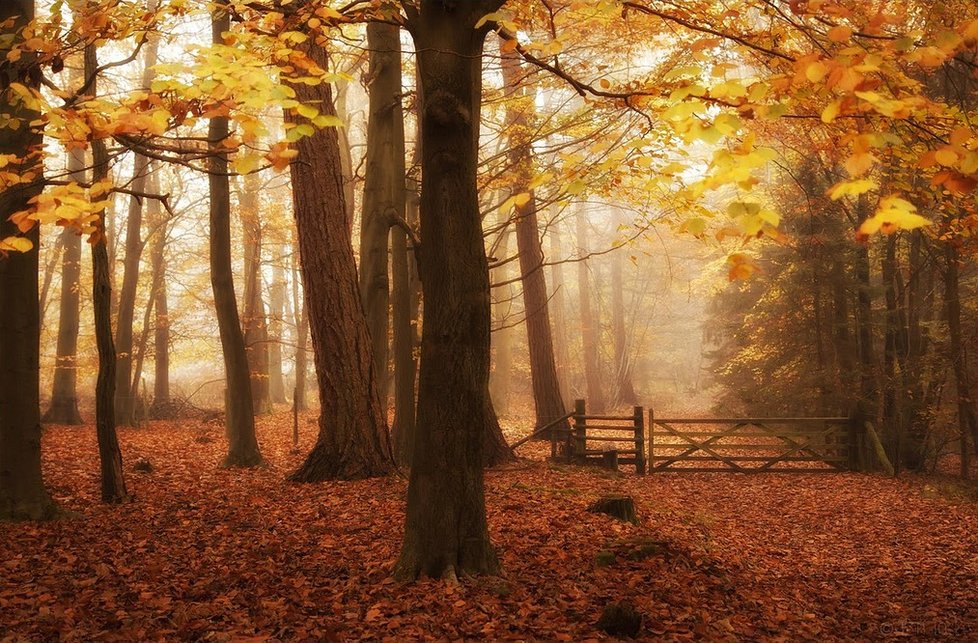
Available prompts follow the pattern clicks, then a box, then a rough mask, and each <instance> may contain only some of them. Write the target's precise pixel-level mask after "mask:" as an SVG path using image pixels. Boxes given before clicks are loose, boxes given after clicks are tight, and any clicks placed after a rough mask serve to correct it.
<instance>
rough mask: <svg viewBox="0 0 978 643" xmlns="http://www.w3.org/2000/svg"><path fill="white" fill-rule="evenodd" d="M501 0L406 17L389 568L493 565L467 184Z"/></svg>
mask: <svg viewBox="0 0 978 643" xmlns="http://www.w3.org/2000/svg"><path fill="white" fill-rule="evenodd" d="M501 4H502V3H501V2H497V1H495V0H493V1H491V2H489V1H482V2H472V3H466V4H465V5H456V4H454V3H443V2H439V1H436V0H423V1H422V3H421V6H420V10H419V13H414V14H413V15H412V17H411V19H410V29H411V31H412V35H413V36H414V41H415V49H416V51H417V52H418V74H419V76H420V79H421V88H422V90H421V106H420V109H419V114H420V116H419V118H420V119H421V122H422V125H421V134H422V146H421V153H422V185H421V240H422V247H421V248H420V251H419V252H420V254H419V256H418V268H419V274H420V277H421V284H422V289H423V292H424V301H425V320H424V327H423V332H422V338H421V370H420V381H419V390H418V423H417V426H418V429H417V439H416V440H415V451H414V463H413V466H412V468H411V479H410V483H409V485H408V501H407V517H406V524H405V534H404V544H403V546H402V549H401V556H400V559H399V561H398V563H397V567H396V572H395V573H396V575H397V576H399V577H402V578H414V577H417V576H420V575H427V576H436V577H441V576H447V577H453V576H455V575H457V574H460V573H493V572H495V571H497V570H498V569H499V562H498V560H497V558H496V554H495V551H494V550H493V548H492V545H491V544H490V542H489V532H488V529H487V525H486V511H485V491H484V486H483V475H482V465H483V459H484V454H483V451H484V444H483V442H484V432H485V431H486V430H487V426H488V418H487V417H486V416H487V415H488V412H489V409H490V406H489V402H488V400H487V397H488V380H489V348H490V345H489V325H490V305H489V271H488V262H487V260H486V251H485V245H484V242H483V236H482V220H481V217H480V213H479V199H478V194H477V191H476V176H477V164H478V154H477V152H478V141H479V120H480V106H481V99H482V82H481V81H482V78H481V75H482V44H483V40H484V38H485V31H484V30H477V29H475V23H476V22H477V21H478V20H479V19H480V18H481V17H482V16H484V15H485V14H486V13H488V12H490V11H492V10H494V9H496V8H498V7H499V5H501Z"/></svg>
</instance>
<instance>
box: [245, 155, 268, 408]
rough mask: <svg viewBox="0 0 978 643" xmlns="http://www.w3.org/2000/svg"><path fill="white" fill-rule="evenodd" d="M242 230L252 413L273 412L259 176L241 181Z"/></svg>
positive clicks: (246, 337)
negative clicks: (264, 287)
mask: <svg viewBox="0 0 978 643" xmlns="http://www.w3.org/2000/svg"><path fill="white" fill-rule="evenodd" d="M240 195H241V197H240V201H239V205H240V208H241V211H240V212H239V213H238V214H239V216H240V218H241V227H242V228H243V230H244V240H245V244H244V274H245V284H244V313H243V315H242V318H243V319H242V322H243V327H244V342H245V350H246V351H247V353H248V370H249V374H250V376H251V401H252V403H253V404H254V406H255V413H259V414H268V413H271V412H272V401H271V396H270V394H269V384H268V326H267V322H266V318H265V300H264V299H263V298H262V274H261V263H262V262H261V251H262V226H261V216H260V215H259V212H258V210H259V206H258V176H257V175H255V174H249V175H247V176H245V178H244V189H242V190H241V192H240Z"/></svg>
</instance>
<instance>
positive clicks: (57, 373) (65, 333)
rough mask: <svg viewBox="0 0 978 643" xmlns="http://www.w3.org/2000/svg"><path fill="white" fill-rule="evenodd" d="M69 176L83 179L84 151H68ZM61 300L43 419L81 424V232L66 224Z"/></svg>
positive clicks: (63, 238) (78, 179) (73, 178)
mask: <svg viewBox="0 0 978 643" xmlns="http://www.w3.org/2000/svg"><path fill="white" fill-rule="evenodd" d="M68 179H69V180H71V181H78V182H84V180H85V151H84V150H72V151H71V152H69V153H68ZM61 238H62V240H63V246H64V252H63V254H62V256H61V304H60V314H59V319H58V354H57V358H56V360H55V363H54V383H53V386H52V389H51V406H50V407H49V408H48V410H47V413H45V414H44V417H43V418H42V421H43V422H45V423H51V424H73V425H78V424H82V423H83V421H82V417H81V413H79V412H78V393H77V381H78V362H77V359H78V326H79V321H80V319H79V318H80V311H79V307H80V302H81V283H80V281H81V256H82V246H81V235H79V234H78V232H77V231H75V230H71V229H70V228H65V229H64V230H63V231H62V233H61Z"/></svg>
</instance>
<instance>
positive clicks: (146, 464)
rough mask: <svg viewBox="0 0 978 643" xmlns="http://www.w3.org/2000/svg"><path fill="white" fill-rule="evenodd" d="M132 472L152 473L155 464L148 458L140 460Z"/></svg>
mask: <svg viewBox="0 0 978 643" xmlns="http://www.w3.org/2000/svg"><path fill="white" fill-rule="evenodd" d="M132 470H133V471H138V472H140V473H152V472H153V464H152V463H151V462H150V461H149V460H147V459H146V458H139V459H138V460H136V462H135V463H133V465H132Z"/></svg>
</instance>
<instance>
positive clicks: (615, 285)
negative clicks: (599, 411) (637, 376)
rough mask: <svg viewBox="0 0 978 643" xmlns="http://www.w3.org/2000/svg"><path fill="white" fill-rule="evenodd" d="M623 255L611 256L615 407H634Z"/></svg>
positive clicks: (614, 254) (618, 252) (622, 253)
mask: <svg viewBox="0 0 978 643" xmlns="http://www.w3.org/2000/svg"><path fill="white" fill-rule="evenodd" d="M623 255H624V252H623V251H622V249H619V250H617V251H616V252H614V253H612V256H611V330H612V335H613V336H614V341H615V390H616V393H615V405H616V406H619V405H628V406H635V405H636V404H638V396H637V395H635V387H634V386H633V385H632V356H631V351H630V350H629V346H628V344H629V342H628V335H627V333H626V332H625V301H624V299H625V293H624V284H623V283H622V282H623V278H622V273H623V272H624V263H625V260H624V257H623Z"/></svg>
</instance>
